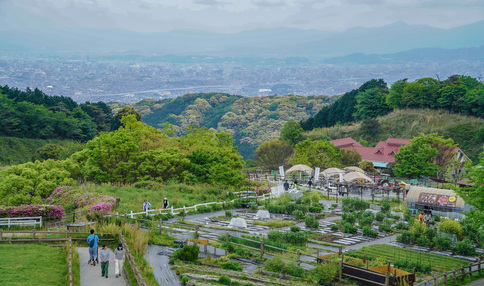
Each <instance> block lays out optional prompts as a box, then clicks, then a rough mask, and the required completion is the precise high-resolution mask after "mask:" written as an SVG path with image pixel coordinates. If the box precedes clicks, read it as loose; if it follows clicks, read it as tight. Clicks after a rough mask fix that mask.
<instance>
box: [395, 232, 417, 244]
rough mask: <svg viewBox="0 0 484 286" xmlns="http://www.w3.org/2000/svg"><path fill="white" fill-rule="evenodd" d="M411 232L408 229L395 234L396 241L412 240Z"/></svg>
mask: <svg viewBox="0 0 484 286" xmlns="http://www.w3.org/2000/svg"><path fill="white" fill-rule="evenodd" d="M413 238H414V236H413V233H411V232H410V231H408V230H405V231H403V232H402V233H401V234H399V235H398V236H397V241H398V242H401V243H411V242H412V241H413Z"/></svg>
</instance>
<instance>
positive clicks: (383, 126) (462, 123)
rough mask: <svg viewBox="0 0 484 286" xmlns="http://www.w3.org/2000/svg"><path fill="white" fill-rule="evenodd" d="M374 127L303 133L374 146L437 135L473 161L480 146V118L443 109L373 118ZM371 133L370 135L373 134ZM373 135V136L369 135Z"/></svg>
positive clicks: (483, 133)
mask: <svg viewBox="0 0 484 286" xmlns="http://www.w3.org/2000/svg"><path fill="white" fill-rule="evenodd" d="M376 119H377V120H378V123H379V124H378V125H376V126H367V127H365V126H363V127H362V124H361V123H360V122H359V123H353V124H349V125H345V126H341V125H337V126H334V127H329V128H318V129H314V130H311V131H308V132H306V133H305V135H306V136H308V137H309V138H328V137H329V138H331V140H333V139H340V138H345V137H352V138H353V139H355V140H357V141H359V140H362V139H363V140H366V141H368V143H369V144H371V145H375V144H376V143H378V141H381V140H386V139H387V138H389V137H394V138H408V139H411V138H412V137H414V136H416V135H418V134H419V133H420V132H423V133H425V134H429V133H438V134H440V135H442V136H444V137H446V138H449V137H450V138H452V139H454V141H455V142H456V143H457V144H459V147H460V148H461V149H462V150H463V151H464V152H465V153H466V154H467V155H468V156H469V157H470V158H471V159H472V160H473V161H477V158H478V156H479V153H481V152H482V146H483V143H484V119H482V118H478V117H472V116H464V115H459V114H455V113H450V112H448V111H444V110H430V109H402V110H396V111H393V112H391V113H389V114H387V115H385V116H380V117H377V118H376ZM373 132H374V133H373ZM372 133H373V134H372Z"/></svg>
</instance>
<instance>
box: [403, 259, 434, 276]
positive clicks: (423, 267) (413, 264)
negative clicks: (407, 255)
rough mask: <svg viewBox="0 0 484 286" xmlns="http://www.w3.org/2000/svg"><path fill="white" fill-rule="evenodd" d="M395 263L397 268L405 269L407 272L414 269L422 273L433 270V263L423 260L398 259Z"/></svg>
mask: <svg viewBox="0 0 484 286" xmlns="http://www.w3.org/2000/svg"><path fill="white" fill-rule="evenodd" d="M393 265H394V266H395V268H398V269H402V270H405V271H407V272H413V269H414V268H415V270H416V271H417V272H420V273H430V272H432V265H430V264H423V263H422V262H421V261H415V260H396V261H395V262H394V263H393Z"/></svg>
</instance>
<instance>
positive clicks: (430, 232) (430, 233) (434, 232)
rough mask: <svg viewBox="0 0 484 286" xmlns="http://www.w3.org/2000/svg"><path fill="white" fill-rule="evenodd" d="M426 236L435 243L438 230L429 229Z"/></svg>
mask: <svg viewBox="0 0 484 286" xmlns="http://www.w3.org/2000/svg"><path fill="white" fill-rule="evenodd" d="M425 236H427V238H428V239H429V240H430V241H433V240H434V238H435V237H436V236H437V230H435V228H429V229H427V232H426V233H425Z"/></svg>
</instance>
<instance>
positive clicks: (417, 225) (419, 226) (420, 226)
mask: <svg viewBox="0 0 484 286" xmlns="http://www.w3.org/2000/svg"><path fill="white" fill-rule="evenodd" d="M427 229H428V227H427V225H426V224H424V223H421V222H419V221H417V220H415V221H414V222H413V223H412V224H411V225H410V228H409V230H410V232H411V233H412V234H413V235H414V237H419V236H423V235H425V233H427Z"/></svg>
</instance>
